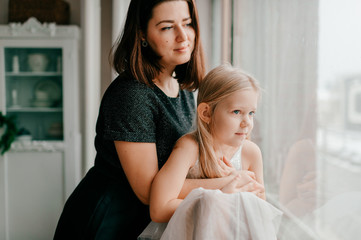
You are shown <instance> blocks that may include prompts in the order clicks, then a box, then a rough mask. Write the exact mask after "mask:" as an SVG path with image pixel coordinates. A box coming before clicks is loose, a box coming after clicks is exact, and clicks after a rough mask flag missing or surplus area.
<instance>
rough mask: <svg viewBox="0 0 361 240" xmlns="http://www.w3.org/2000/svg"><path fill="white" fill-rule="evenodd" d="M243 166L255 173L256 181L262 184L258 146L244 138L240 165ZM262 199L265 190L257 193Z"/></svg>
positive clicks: (260, 158)
mask: <svg viewBox="0 0 361 240" xmlns="http://www.w3.org/2000/svg"><path fill="white" fill-rule="evenodd" d="M244 166H245V168H244V169H245V170H248V171H252V172H254V173H255V177H256V181H257V182H258V183H260V184H261V185H264V181H263V161H262V153H261V150H260V148H259V147H258V146H257V145H256V144H255V143H254V142H251V141H249V140H246V141H245V142H244V145H243V150H242V167H244ZM258 196H259V197H261V198H262V199H264V200H265V199H266V195H265V192H262V193H261V194H258Z"/></svg>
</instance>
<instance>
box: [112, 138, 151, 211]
mask: <svg viewBox="0 0 361 240" xmlns="http://www.w3.org/2000/svg"><path fill="white" fill-rule="evenodd" d="M114 144H115V148H116V150H117V153H118V157H119V160H120V163H121V165H122V167H123V170H124V172H125V175H126V176H127V179H128V181H129V183H130V186H131V187H132V189H133V191H134V193H135V195H136V196H137V197H138V198H139V199H140V201H141V202H142V203H144V204H146V205H148V204H149V194H150V187H151V184H152V181H153V179H154V176H155V175H156V174H157V172H158V160H157V152H156V146H155V143H139V142H124V141H115V142H114Z"/></svg>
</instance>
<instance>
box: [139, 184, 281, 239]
mask: <svg viewBox="0 0 361 240" xmlns="http://www.w3.org/2000/svg"><path fill="white" fill-rule="evenodd" d="M281 216H282V212H281V211H280V210H278V209H277V208H275V207H274V206H272V205H271V204H269V203H268V202H266V201H264V200H262V199H260V198H258V197H257V196H255V195H254V194H253V193H248V192H242V193H233V194H226V193H223V192H221V191H220V190H207V189H203V188H198V189H195V190H193V191H192V192H191V193H190V194H189V195H188V196H187V197H186V198H185V199H184V201H183V202H182V203H181V204H180V205H179V207H178V208H177V210H176V211H175V213H174V215H173V216H172V218H171V219H170V221H169V223H168V224H167V223H155V222H151V223H150V224H149V225H148V226H147V228H146V229H145V230H144V231H143V232H142V234H141V235H140V236H139V237H138V239H139V240H155V239H161V240H163V239H172V240H188V239H196V240H202V239H207V240H208V239H217V240H218V239H222V240H223V239H225V240H226V239H232V240H234V239H242V240H243V239H244V240H248V239H250V240H251V239H252V240H275V239H277V237H276V236H277V231H278V228H279V224H280V220H281Z"/></svg>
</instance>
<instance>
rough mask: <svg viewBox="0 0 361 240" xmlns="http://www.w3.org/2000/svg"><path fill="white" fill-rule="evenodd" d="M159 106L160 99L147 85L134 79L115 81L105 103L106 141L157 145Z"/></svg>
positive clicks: (102, 114)
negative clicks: (154, 143)
mask: <svg viewBox="0 0 361 240" xmlns="http://www.w3.org/2000/svg"><path fill="white" fill-rule="evenodd" d="M115 81H116V80H115ZM156 106H157V99H156V97H155V96H154V93H153V91H151V89H150V88H149V87H147V86H146V85H144V84H141V83H138V82H136V81H131V80H126V81H117V82H113V83H112V84H111V86H110V87H109V88H108V90H107V91H106V93H105V95H104V97H103V102H102V104H101V110H100V111H101V112H100V115H101V116H102V119H103V123H104V126H103V127H104V128H103V129H104V131H103V138H104V139H106V140H112V141H128V142H155V141H156V134H155V132H156V126H155V122H156V118H157V107H156Z"/></svg>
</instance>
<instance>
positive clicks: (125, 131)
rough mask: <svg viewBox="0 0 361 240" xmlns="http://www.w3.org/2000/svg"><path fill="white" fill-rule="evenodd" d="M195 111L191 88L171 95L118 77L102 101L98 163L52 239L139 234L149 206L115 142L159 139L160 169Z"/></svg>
mask: <svg viewBox="0 0 361 240" xmlns="http://www.w3.org/2000/svg"><path fill="white" fill-rule="evenodd" d="M194 116H195V106H194V97H193V93H192V92H189V91H186V90H180V91H179V96H178V97H177V98H171V97H168V96H167V95H165V94H164V93H163V92H162V91H161V90H160V89H159V88H158V87H156V86H154V87H153V88H150V87H148V86H146V85H145V84H142V83H139V82H138V81H136V80H134V79H132V78H131V77H129V75H127V74H126V73H123V74H121V75H120V76H118V77H117V79H115V80H114V81H113V82H112V83H111V85H110V86H109V88H108V89H107V90H106V92H105V94H104V96H103V99H102V103H101V106H100V110H99V116H98V120H97V126H96V137H95V147H96V150H97V155H96V158H95V164H94V166H93V167H92V168H91V169H90V170H89V171H88V173H87V174H86V176H85V177H84V178H83V180H82V181H81V182H80V183H79V185H78V186H77V187H76V189H75V190H74V192H73V193H72V194H71V196H70V197H69V199H68V200H67V202H66V204H65V206H64V209H63V212H62V215H61V217H60V219H59V222H58V225H57V229H56V232H55V236H54V239H136V238H137V236H138V235H139V234H140V233H141V232H142V231H143V229H144V228H145V227H146V226H147V224H148V223H149V222H150V217H149V207H148V206H146V205H144V204H143V203H142V202H141V201H140V200H139V199H138V198H137V197H136V195H135V194H134V192H133V190H132V189H131V187H130V185H129V182H128V180H127V178H126V177H125V173H124V171H123V169H122V168H121V164H120V161H119V159H118V156H117V152H116V149H115V146H114V141H128V142H151V143H156V148H157V157H158V166H159V168H161V167H162V166H163V164H164V163H165V161H166V160H167V159H168V157H169V155H170V153H171V151H172V148H173V146H174V144H175V142H176V141H177V139H178V138H179V137H180V136H182V135H183V134H185V133H187V132H189V131H190V130H191V127H192V125H193V120H194ZM139 167H142V166H139Z"/></svg>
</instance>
